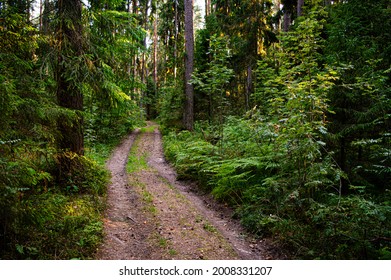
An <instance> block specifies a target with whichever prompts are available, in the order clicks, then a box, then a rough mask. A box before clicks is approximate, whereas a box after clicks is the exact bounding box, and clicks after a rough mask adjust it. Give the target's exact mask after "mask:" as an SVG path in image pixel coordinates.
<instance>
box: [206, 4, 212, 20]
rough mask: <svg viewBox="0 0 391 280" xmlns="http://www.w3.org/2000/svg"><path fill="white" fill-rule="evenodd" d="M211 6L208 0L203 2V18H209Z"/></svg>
mask: <svg viewBox="0 0 391 280" xmlns="http://www.w3.org/2000/svg"><path fill="white" fill-rule="evenodd" d="M211 8H212V4H211V2H210V0H205V16H206V17H207V16H209V15H210V13H211Z"/></svg>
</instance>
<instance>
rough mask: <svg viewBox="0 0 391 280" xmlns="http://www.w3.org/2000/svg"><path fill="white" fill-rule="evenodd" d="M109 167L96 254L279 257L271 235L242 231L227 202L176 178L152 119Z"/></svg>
mask: <svg viewBox="0 0 391 280" xmlns="http://www.w3.org/2000/svg"><path fill="white" fill-rule="evenodd" d="M128 162H129V164H128ZM107 168H108V169H109V170H110V171H111V173H112V180H111V184H110V186H109V188H108V194H107V195H108V197H107V210H106V216H105V220H104V229H105V239H104V243H103V245H102V246H101V248H100V249H99V250H98V253H97V255H96V258H97V259H112V260H124V259H127V260H132V259H133V260H134V259H137V260H148V259H151V260H152V259H154V260H159V259H162V260H164V259H166V260H170V259H177V260H197V259H198V260H199V259H214V260H224V259H276V258H281V256H280V255H278V254H277V251H276V250H275V249H274V248H273V246H272V244H271V242H270V241H269V240H264V239H261V240H260V239H256V238H253V237H251V236H249V235H248V234H246V233H245V231H244V230H243V229H242V228H241V226H240V224H239V222H238V221H237V220H234V219H232V218H231V217H232V210H231V209H230V208H229V207H227V206H226V205H222V204H219V203H217V202H216V201H214V200H213V198H212V197H210V196H209V195H206V194H202V193H200V192H199V191H197V188H196V185H195V184H194V183H191V182H180V181H178V180H177V178H176V173H175V171H174V169H173V168H172V167H171V166H170V165H169V164H168V163H167V162H166V161H165V159H164V155H163V148H162V137H161V134H160V132H159V130H158V127H157V126H156V125H155V124H154V123H150V122H149V123H148V126H147V127H145V128H142V129H138V130H136V131H134V132H133V133H132V134H130V135H129V136H128V137H127V138H126V139H125V140H124V141H123V142H122V143H121V145H119V146H118V147H117V148H116V149H115V151H114V152H113V154H112V156H111V158H110V160H109V161H108V162H107Z"/></svg>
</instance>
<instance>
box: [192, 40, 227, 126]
mask: <svg viewBox="0 0 391 280" xmlns="http://www.w3.org/2000/svg"><path fill="white" fill-rule="evenodd" d="M228 43H229V39H228V37H226V36H217V35H212V36H211V38H210V39H209V50H208V54H209V55H210V62H209V63H207V64H206V65H203V67H205V68H206V69H202V71H201V69H200V70H198V71H197V70H196V71H195V72H194V74H193V77H192V81H191V82H192V84H194V86H195V89H196V90H197V89H199V91H201V93H202V94H203V95H204V96H206V99H207V100H208V103H207V104H208V112H209V118H208V119H209V121H212V122H213V121H220V123H221V122H222V116H223V114H225V113H226V110H224V108H226V107H227V106H226V105H227V104H226V103H227V98H226V97H227V96H229V94H230V92H229V90H228V85H229V83H230V80H231V79H232V78H233V70H232V69H230V68H229V67H228V65H227V64H228V59H229V58H230V50H229V48H228Z"/></svg>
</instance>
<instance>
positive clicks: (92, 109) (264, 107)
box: [0, 0, 391, 259]
mask: <svg viewBox="0 0 391 280" xmlns="http://www.w3.org/2000/svg"><path fill="white" fill-rule="evenodd" d="M204 4H205V7H202V8H203V10H204V12H205V17H204V16H203V15H201V13H200V10H199V9H194V7H193V3H192V1H191V0H185V1H184V0H164V1H156V0H138V1H137V0H90V1H84V2H81V1H80V0H58V1H52V0H40V1H34V0H33V1H29V0H5V1H4V0H1V1H0V37H1V39H0V50H1V52H0V102H1V103H0V104H1V106H0V116H1V117H0V241H1V243H0V258H1V259H71V258H80V259H88V258H93V257H94V253H95V250H96V248H97V246H99V244H100V242H101V240H102V234H103V229H102V216H103V210H104V207H105V192H106V186H107V182H108V177H109V175H108V174H107V171H105V169H104V161H105V160H106V159H107V157H108V156H109V154H110V152H111V150H112V148H113V147H114V146H115V145H117V144H118V143H119V141H120V140H121V139H122V137H123V136H124V135H126V134H127V133H129V132H130V131H131V130H132V129H133V128H134V127H136V126H140V125H142V123H143V121H144V120H145V119H156V120H157V121H158V122H159V123H160V124H161V128H162V130H163V133H164V134H165V136H164V142H165V152H166V156H167V158H168V159H169V160H170V161H171V162H172V163H173V164H174V165H175V167H176V168H177V170H178V173H179V175H180V177H182V178H184V179H193V180H197V181H198V182H199V183H200V187H201V188H203V189H204V190H205V191H207V192H211V193H212V194H213V195H214V196H215V197H216V199H218V200H221V201H223V202H225V203H228V204H230V205H231V206H232V207H234V208H235V209H236V210H235V213H236V214H235V215H236V217H237V218H238V219H240V220H241V221H242V224H243V225H244V226H245V227H246V228H247V229H248V230H249V231H250V232H252V233H254V234H256V235H259V236H260V237H272V238H273V240H274V241H275V242H276V245H278V246H280V248H281V250H286V251H287V252H289V254H290V257H291V258H301V259H303V258H305V259H318V258H320V259H391V244H390V241H391V199H390V198H391V193H390V187H391V186H390V182H391V180H390V177H391V166H390V163H391V157H390V156H391V130H390V128H391V127H390V123H391V120H390V117H391V114H390V113H391V110H390V109H391V102H390V95H391V88H390V85H391V76H390V73H391V2H390V0H367V1H363V0H340V1H328V0H298V1H296V0H273V1H272V0H243V1H236V0H206V1H205V3H204Z"/></svg>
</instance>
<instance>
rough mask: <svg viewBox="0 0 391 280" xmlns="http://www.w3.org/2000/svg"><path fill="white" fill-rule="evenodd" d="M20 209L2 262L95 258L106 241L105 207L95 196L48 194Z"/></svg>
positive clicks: (23, 204) (30, 201) (28, 201)
mask: <svg viewBox="0 0 391 280" xmlns="http://www.w3.org/2000/svg"><path fill="white" fill-rule="evenodd" d="M16 206H17V207H18V208H19V214H18V216H17V218H16V219H15V221H14V223H13V228H12V229H13V230H14V232H15V234H14V235H12V236H10V237H9V238H10V239H8V242H9V243H8V246H9V247H8V248H6V251H5V252H6V253H5V254H2V256H1V258H2V259H73V258H79V259H85V258H91V257H92V256H93V254H94V253H95V248H96V247H97V245H99V243H100V242H101V240H102V238H103V236H102V230H103V229H102V222H101V220H100V219H101V217H100V212H101V211H102V206H103V204H102V201H99V200H96V199H94V198H93V197H92V196H65V195H62V194H55V193H45V194H42V195H31V196H29V198H28V199H26V200H23V201H20V202H19V204H17V205H16ZM12 246H13V247H12Z"/></svg>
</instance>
